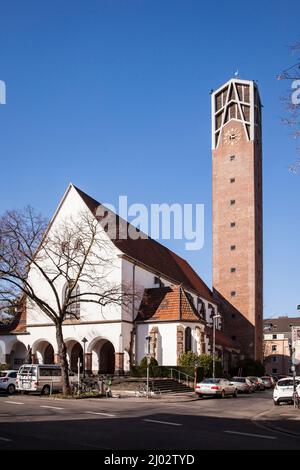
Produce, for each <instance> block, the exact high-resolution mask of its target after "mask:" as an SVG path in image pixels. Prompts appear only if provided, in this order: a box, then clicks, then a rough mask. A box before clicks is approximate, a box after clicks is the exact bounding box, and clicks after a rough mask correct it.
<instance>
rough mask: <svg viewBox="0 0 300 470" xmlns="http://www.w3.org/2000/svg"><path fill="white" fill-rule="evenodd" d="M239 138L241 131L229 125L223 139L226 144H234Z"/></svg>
mask: <svg viewBox="0 0 300 470" xmlns="http://www.w3.org/2000/svg"><path fill="white" fill-rule="evenodd" d="M240 138H241V131H239V130H238V129H236V128H235V127H231V128H230V129H229V130H228V131H227V132H226V133H225V136H224V141H225V143H226V144H227V145H234V144H236V143H237V142H238V141H239V140H240Z"/></svg>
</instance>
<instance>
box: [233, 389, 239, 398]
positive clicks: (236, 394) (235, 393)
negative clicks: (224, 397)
mask: <svg viewBox="0 0 300 470" xmlns="http://www.w3.org/2000/svg"><path fill="white" fill-rule="evenodd" d="M232 396H233V398H237V396H238V392H237V390H235V391H234V392H233V395H232Z"/></svg>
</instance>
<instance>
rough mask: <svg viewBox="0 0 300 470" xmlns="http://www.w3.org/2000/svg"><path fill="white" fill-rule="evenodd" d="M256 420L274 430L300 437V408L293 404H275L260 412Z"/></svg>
mask: <svg viewBox="0 0 300 470" xmlns="http://www.w3.org/2000/svg"><path fill="white" fill-rule="evenodd" d="M254 421H255V422H256V423H257V424H258V425H259V424H261V425H262V426H264V427H266V428H269V429H272V430H274V431H280V432H284V433H286V434H292V435H294V436H299V437H300V409H297V408H294V406H293V405H281V406H279V407H275V406H274V407H273V408H270V409H269V410H268V411H265V412H263V413H260V414H259V415H258V416H257V417H255V418H254Z"/></svg>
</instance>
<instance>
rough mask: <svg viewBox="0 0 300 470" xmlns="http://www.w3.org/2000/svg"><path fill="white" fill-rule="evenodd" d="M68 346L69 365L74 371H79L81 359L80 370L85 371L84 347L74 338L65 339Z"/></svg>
mask: <svg viewBox="0 0 300 470" xmlns="http://www.w3.org/2000/svg"><path fill="white" fill-rule="evenodd" d="M65 344H66V348H67V357H68V362H69V367H70V369H71V370H72V371H74V372H77V370H78V359H80V372H82V371H83V348H82V346H81V344H80V342H79V341H77V340H76V339H73V338H68V339H66V340H65Z"/></svg>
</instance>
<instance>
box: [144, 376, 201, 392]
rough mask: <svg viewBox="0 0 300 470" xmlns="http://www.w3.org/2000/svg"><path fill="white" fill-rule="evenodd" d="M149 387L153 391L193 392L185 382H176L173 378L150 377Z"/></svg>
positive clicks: (191, 387)
mask: <svg viewBox="0 0 300 470" xmlns="http://www.w3.org/2000/svg"><path fill="white" fill-rule="evenodd" d="M150 385H151V389H152V390H153V391H154V392H155V393H160V394H163V393H174V394H175V393H187V392H193V391H194V388H193V386H192V384H190V385H191V386H190V387H189V386H187V385H186V384H185V383H181V382H178V381H177V380H174V379H152V380H151V382H150Z"/></svg>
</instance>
